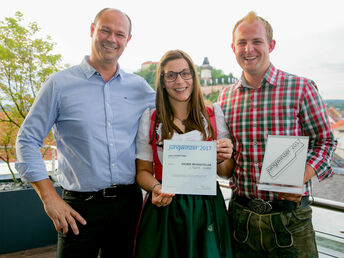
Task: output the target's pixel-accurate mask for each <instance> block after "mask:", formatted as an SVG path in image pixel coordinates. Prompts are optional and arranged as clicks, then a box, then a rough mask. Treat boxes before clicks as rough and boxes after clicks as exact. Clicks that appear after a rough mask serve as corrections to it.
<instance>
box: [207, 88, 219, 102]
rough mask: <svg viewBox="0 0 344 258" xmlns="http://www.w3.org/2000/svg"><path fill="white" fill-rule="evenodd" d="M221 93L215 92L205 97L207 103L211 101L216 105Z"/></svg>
mask: <svg viewBox="0 0 344 258" xmlns="http://www.w3.org/2000/svg"><path fill="white" fill-rule="evenodd" d="M219 94H220V92H219V91H215V92H212V93H210V94H209V95H207V96H206V95H203V97H204V99H205V100H206V101H209V102H211V103H215V102H216V101H217V98H218V97H219Z"/></svg>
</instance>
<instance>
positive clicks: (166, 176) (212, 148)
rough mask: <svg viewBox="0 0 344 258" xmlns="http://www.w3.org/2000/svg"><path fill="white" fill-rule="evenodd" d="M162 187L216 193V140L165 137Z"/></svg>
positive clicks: (176, 191)
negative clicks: (167, 138)
mask: <svg viewBox="0 0 344 258" xmlns="http://www.w3.org/2000/svg"><path fill="white" fill-rule="evenodd" d="M162 191H163V192H165V193H175V194H195V195H216V143H215V142H214V141H176V140H164V154H163V173H162Z"/></svg>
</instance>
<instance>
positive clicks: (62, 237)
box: [16, 8, 155, 257]
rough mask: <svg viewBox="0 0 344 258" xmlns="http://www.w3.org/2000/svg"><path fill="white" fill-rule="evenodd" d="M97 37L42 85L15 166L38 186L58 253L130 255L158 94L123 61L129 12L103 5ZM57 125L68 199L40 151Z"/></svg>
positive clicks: (94, 28) (20, 140)
mask: <svg viewBox="0 0 344 258" xmlns="http://www.w3.org/2000/svg"><path fill="white" fill-rule="evenodd" d="M91 37H92V49H91V55H90V56H86V57H85V58H84V59H83V61H82V62H81V64H80V65H77V66H73V67H71V68H69V69H66V70H64V71H61V72H58V73H56V74H53V75H52V76H51V77H50V78H49V79H48V80H47V82H46V83H45V85H44V86H43V87H42V88H41V90H40V92H39V95H38V96H37V98H36V100H35V102H34V104H33V105H32V108H31V110H30V112H29V114H28V115H27V117H26V119H25V121H24V123H23V125H22V127H21V129H20V131H19V133H18V137H17V143H16V148H17V160H18V162H17V163H16V169H17V170H18V172H19V173H20V175H21V177H22V178H23V179H24V180H26V181H28V182H31V183H32V185H33V187H34V188H35V190H36V192H37V194H38V195H39V197H40V198H41V200H42V202H43V205H44V209H45V211H46V213H47V214H48V216H49V217H50V218H51V220H52V221H53V223H54V225H55V228H56V230H57V231H58V245H57V256H58V257H97V255H98V252H99V250H100V253H101V255H102V257H114V256H116V257H130V256H131V255H132V248H133V241H134V234H135V229H136V224H137V219H138V216H139V212H140V209H141V204H142V193H141V191H140V189H139V188H138V186H137V185H136V184H135V137H136V132H137V129H138V121H139V119H140V117H141V114H142V113H143V111H144V110H145V109H146V108H147V107H152V106H154V101H155V92H154V91H153V90H152V89H151V87H149V85H148V84H147V83H146V81H145V80H144V79H142V78H141V77H139V76H137V75H133V74H127V73H125V72H124V71H123V70H121V69H120V66H119V64H118V59H119V57H120V56H121V54H122V53H123V51H124V49H125V47H126V46H127V43H128V42H129V40H130V39H131V21H130V19H129V17H128V16H127V15H126V14H124V13H123V12H121V11H119V10H116V9H110V8H106V9H103V10H102V11H100V12H99V13H98V14H97V16H96V18H95V20H94V22H93V23H92V25H91ZM51 128H52V130H53V133H54V137H55V140H56V144H57V149H58V171H57V179H58V181H59V183H60V185H61V186H62V188H63V192H62V199H61V198H60V196H59V195H58V194H57V193H56V191H55V189H54V187H53V185H52V184H51V182H50V180H49V178H48V174H47V171H46V168H45V165H44V162H43V160H42V157H41V154H40V147H41V146H42V144H43V140H44V138H45V137H46V136H47V135H48V133H49V131H50V130H51Z"/></svg>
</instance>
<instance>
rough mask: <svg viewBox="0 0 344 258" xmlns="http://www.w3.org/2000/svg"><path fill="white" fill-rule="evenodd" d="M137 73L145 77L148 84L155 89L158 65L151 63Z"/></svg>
mask: <svg viewBox="0 0 344 258" xmlns="http://www.w3.org/2000/svg"><path fill="white" fill-rule="evenodd" d="M135 74H137V75H140V76H141V77H143V78H144V79H145V80H146V81H147V82H148V84H149V85H150V86H151V87H152V88H153V89H155V76H156V65H154V64H151V65H150V66H149V67H148V68H146V69H144V70H141V71H139V72H135Z"/></svg>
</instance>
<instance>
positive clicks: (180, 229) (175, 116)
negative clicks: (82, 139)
mask: <svg viewBox="0 0 344 258" xmlns="http://www.w3.org/2000/svg"><path fill="white" fill-rule="evenodd" d="M156 86H157V96H156V110H149V109H147V110H146V111H145V112H144V113H143V115H142V117H141V121H140V126H139V131H138V135H137V139H136V162H137V163H136V165H137V176H136V179H137V183H138V184H139V185H140V186H141V187H142V188H143V189H144V190H145V191H147V193H148V198H147V200H146V201H145V204H144V207H143V210H142V214H141V218H140V222H139V225H138V231H137V236H136V247H135V255H134V256H135V257H138V258H141V257H147V258H148V257H149V258H151V257H157V258H167V257H190V258H191V257H209V258H217V257H232V250H231V242H230V230H229V223H228V217H227V211H226V205H225V202H224V199H223V196H222V193H221V190H220V188H219V185H218V183H216V187H217V189H216V195H196V194H173V193H164V192H162V187H161V180H162V163H163V162H162V157H163V155H162V154H163V141H164V140H180V141H202V140H203V141H209V140H211V141H215V140H216V148H217V175H218V176H221V177H224V178H229V177H230V176H231V173H232V169H233V166H234V161H233V160H232V159H231V156H232V152H233V145H232V143H231V141H230V139H229V138H228V136H229V133H228V128H227V126H226V124H225V121H224V115H223V113H222V110H221V108H220V107H219V106H218V105H217V104H214V105H213V106H212V107H208V106H206V105H205V103H204V100H203V96H202V92H201V86H200V81H199V78H198V75H197V70H196V66H195V65H194V63H193V61H192V60H191V58H190V57H189V56H188V55H187V54H186V53H185V52H183V51H181V50H171V51H168V52H167V53H166V54H165V55H164V56H163V57H162V58H161V60H160V63H159V65H158V69H157V75H156ZM214 183H215V182H214Z"/></svg>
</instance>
